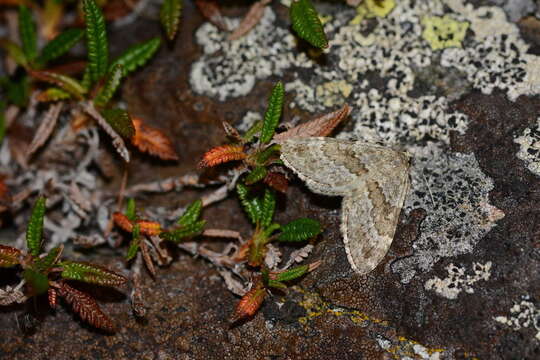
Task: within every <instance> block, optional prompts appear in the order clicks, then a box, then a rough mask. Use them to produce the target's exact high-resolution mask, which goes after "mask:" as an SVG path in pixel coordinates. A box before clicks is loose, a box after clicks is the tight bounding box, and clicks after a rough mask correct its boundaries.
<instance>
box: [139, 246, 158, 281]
mask: <svg viewBox="0 0 540 360" xmlns="http://www.w3.org/2000/svg"><path fill="white" fill-rule="evenodd" d="M141 253H142V257H143V260H144V264H145V265H146V268H147V269H148V271H149V272H150V274H152V277H155V276H156V267H155V266H154V261H153V260H152V257H151V256H150V252H149V251H148V244H146V240H143V241H141Z"/></svg>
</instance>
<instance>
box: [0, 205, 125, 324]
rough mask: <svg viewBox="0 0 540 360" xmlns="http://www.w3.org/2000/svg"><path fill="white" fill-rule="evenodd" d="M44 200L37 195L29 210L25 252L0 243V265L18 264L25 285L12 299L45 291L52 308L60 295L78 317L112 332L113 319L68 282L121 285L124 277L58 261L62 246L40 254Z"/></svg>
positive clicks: (19, 298)
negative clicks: (21, 291)
mask: <svg viewBox="0 0 540 360" xmlns="http://www.w3.org/2000/svg"><path fill="white" fill-rule="evenodd" d="M45 202H46V200H45V198H44V197H40V198H38V199H37V201H36V203H35V205H34V208H33V210H32V215H31V217H30V221H29V222H28V227H27V230H26V246H27V251H23V250H19V249H17V248H15V247H11V246H6V245H0V267H14V266H20V267H21V268H22V277H23V279H24V281H25V282H26V285H27V286H26V289H25V292H24V293H20V294H19V296H18V298H13V299H12V300H13V301H12V302H20V300H22V299H25V298H28V297H35V296H38V295H41V294H45V293H47V294H48V299H49V304H50V306H51V307H52V308H55V307H56V305H57V303H58V296H60V297H62V298H63V299H64V300H66V302H67V303H69V304H70V305H71V307H72V308H73V310H74V311H75V312H76V313H77V314H78V315H79V316H80V317H81V319H82V320H84V321H86V322H87V323H89V324H90V325H92V326H94V327H96V328H100V329H103V330H107V331H111V332H113V331H114V330H115V326H114V324H113V322H112V321H111V320H110V319H109V317H108V316H107V315H105V314H104V313H103V312H102V311H101V309H100V307H99V305H98V303H97V302H96V300H95V299H94V298H93V297H92V296H91V295H89V294H87V293H85V292H82V291H80V290H78V289H76V288H75V287H73V286H72V283H71V282H72V281H80V282H86V283H90V284H97V285H102V286H119V285H123V284H125V283H126V281H127V279H126V278H125V277H124V276H122V275H120V274H117V273H115V272H113V271H111V270H108V269H106V268H104V267H102V266H99V265H95V264H90V263H85V262H76V261H67V260H64V261H62V260H61V256H62V251H63V249H64V247H63V245H60V246H57V247H55V248H53V249H52V250H50V251H49V252H48V253H45V254H44V253H43V246H42V245H43V244H42V243H43V219H44V216H45ZM12 294H13V293H12ZM12 294H11V295H12ZM5 296H7V295H5ZM2 304H4V305H7V303H6V302H5V301H2Z"/></svg>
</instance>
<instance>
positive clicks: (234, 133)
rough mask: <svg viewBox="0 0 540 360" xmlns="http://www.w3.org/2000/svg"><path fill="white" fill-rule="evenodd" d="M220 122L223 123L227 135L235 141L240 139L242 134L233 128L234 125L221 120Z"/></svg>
mask: <svg viewBox="0 0 540 360" xmlns="http://www.w3.org/2000/svg"><path fill="white" fill-rule="evenodd" d="M221 124H222V125H223V129H224V130H225V133H226V134H227V136H228V137H230V138H231V139H233V140H234V141H236V142H241V141H242V136H241V135H240V133H239V132H238V130H236V129H235V128H234V126H232V125H231V124H229V123H228V122H226V121H223V122H222V123H221Z"/></svg>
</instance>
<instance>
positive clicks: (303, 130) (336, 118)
mask: <svg viewBox="0 0 540 360" xmlns="http://www.w3.org/2000/svg"><path fill="white" fill-rule="evenodd" d="M350 112H351V108H350V107H349V105H347V104H345V105H343V107H342V108H341V109H339V110H336V111H334V112H331V113H330V114H326V115H323V116H321V117H318V118H316V119H314V120H311V121H308V122H307V123H304V124H300V125H298V126H295V127H293V128H292V129H290V130H288V131H285V132H282V133H280V134H277V135H275V136H274V138H273V141H274V142H276V143H278V144H279V143H282V142H284V141H285V140H287V139H291V138H303V137H312V136H328V135H330V133H331V132H332V130H334V128H335V127H336V126H338V124H339V123H340V122H341V121H343V119H345V118H346V117H347V116H349V114H350Z"/></svg>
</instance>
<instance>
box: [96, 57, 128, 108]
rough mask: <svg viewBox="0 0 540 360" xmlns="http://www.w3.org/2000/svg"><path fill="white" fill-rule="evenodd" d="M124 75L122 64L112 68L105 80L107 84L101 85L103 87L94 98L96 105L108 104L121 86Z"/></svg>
mask: <svg viewBox="0 0 540 360" xmlns="http://www.w3.org/2000/svg"><path fill="white" fill-rule="evenodd" d="M123 75H124V70H123V69H122V65H120V64H117V65H115V66H114V67H113V68H112V70H111V71H110V72H109V73H108V74H107V80H106V81H105V85H103V87H101V89H99V91H98V93H97V94H96V97H95V98H94V105H96V106H98V107H104V106H105V105H107V103H108V102H109V100H111V99H112V97H113V96H114V93H115V92H116V90H117V89H118V87H119V86H120V82H121V80H122V77H123Z"/></svg>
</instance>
